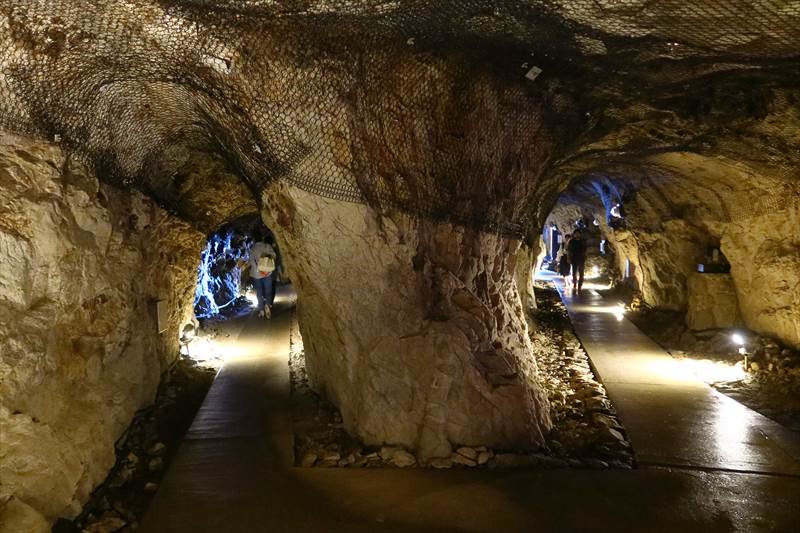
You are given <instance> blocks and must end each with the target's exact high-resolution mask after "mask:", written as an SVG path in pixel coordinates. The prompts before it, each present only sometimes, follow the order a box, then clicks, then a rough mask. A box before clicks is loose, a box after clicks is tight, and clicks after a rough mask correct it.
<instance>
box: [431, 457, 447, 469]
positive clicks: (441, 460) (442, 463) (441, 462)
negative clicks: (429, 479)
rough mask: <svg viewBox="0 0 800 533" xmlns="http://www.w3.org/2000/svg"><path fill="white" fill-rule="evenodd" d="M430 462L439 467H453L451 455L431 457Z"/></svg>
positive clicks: (434, 466)
mask: <svg viewBox="0 0 800 533" xmlns="http://www.w3.org/2000/svg"><path fill="white" fill-rule="evenodd" d="M428 464H429V465H430V466H432V467H433V468H438V469H444V468H452V467H453V461H452V460H451V459H450V458H449V457H437V458H436V459H431V460H430V461H429V462H428Z"/></svg>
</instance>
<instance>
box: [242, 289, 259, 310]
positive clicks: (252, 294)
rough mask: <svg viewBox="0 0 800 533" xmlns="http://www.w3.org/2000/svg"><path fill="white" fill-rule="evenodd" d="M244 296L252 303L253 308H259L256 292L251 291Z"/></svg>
mask: <svg viewBox="0 0 800 533" xmlns="http://www.w3.org/2000/svg"><path fill="white" fill-rule="evenodd" d="M244 295H245V297H246V298H247V301H248V302H250V306H251V307H258V296H257V295H256V291H254V290H253V289H249V290H248V291H247V292H246V293H245V294H244Z"/></svg>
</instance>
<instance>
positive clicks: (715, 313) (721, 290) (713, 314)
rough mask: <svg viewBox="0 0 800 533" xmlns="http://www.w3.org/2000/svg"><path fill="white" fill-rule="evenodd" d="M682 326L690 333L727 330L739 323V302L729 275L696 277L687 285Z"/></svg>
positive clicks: (694, 275) (690, 279) (693, 275)
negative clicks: (689, 330) (686, 300)
mask: <svg viewBox="0 0 800 533" xmlns="http://www.w3.org/2000/svg"><path fill="white" fill-rule="evenodd" d="M687 289H688V291H687V292H688V295H689V303H688V310H687V312H686V325H687V326H688V327H689V329H691V330H694V331H701V330H704V329H719V328H730V327H733V326H735V325H737V324H738V323H739V301H738V300H737V298H736V287H735V285H734V283H733V278H732V277H731V275H730V274H700V273H697V272H695V273H694V274H692V275H691V276H689V281H688V287H687Z"/></svg>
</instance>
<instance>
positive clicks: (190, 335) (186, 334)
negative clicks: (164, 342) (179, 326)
mask: <svg viewBox="0 0 800 533" xmlns="http://www.w3.org/2000/svg"><path fill="white" fill-rule="evenodd" d="M195 336H196V331H195V328H194V325H193V324H186V325H185V326H184V327H183V331H182V332H181V336H180V337H179V338H178V342H180V344H181V346H183V347H186V356H187V357H191V354H190V353H189V344H191V343H192V341H193V340H194V339H195Z"/></svg>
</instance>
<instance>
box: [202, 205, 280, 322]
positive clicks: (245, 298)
mask: <svg viewBox="0 0 800 533" xmlns="http://www.w3.org/2000/svg"><path fill="white" fill-rule="evenodd" d="M258 234H261V235H264V236H265V237H266V239H267V240H268V241H269V242H271V244H272V245H273V247H274V248H275V249H276V252H277V253H278V256H279V257H280V251H279V250H278V247H277V244H275V239H274V235H273V233H272V231H271V230H270V229H269V228H267V227H266V226H264V225H263V224H262V223H261V221H260V220H259V219H258V218H257V217H246V218H242V219H238V220H235V221H233V222H231V223H228V224H225V225H224V226H222V227H220V228H219V229H218V230H217V231H215V232H214V233H212V234H211V235H209V237H208V241H207V242H206V245H205V247H204V248H203V250H202V252H201V254H200V265H199V267H198V270H197V287H196V288H195V296H194V312H195V316H196V317H197V319H198V321H199V322H200V325H201V326H204V325H207V324H209V323H214V322H220V321H224V320H227V319H230V318H235V317H241V316H244V315H247V314H249V313H251V312H252V311H253V310H254V309H255V306H256V303H257V299H256V296H255V291H254V290H253V286H252V285H253V284H252V280H251V279H250V275H249V266H248V259H249V257H250V249H251V248H252V246H253V244H254V242H255V240H254V236H256V235H258Z"/></svg>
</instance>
